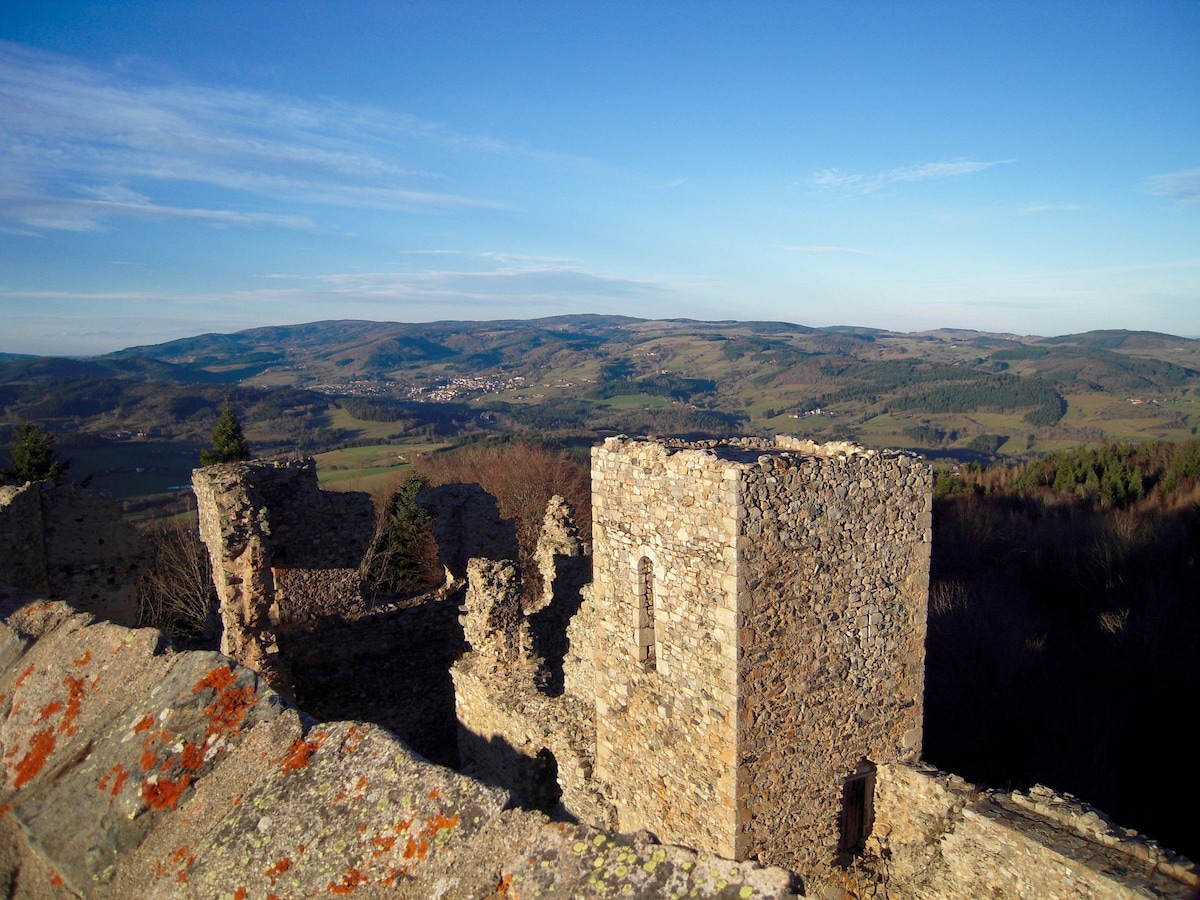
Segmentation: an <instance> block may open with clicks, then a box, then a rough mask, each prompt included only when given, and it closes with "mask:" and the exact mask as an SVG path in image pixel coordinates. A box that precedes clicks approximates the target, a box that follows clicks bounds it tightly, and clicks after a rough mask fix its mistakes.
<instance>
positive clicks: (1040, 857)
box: [860, 765, 1200, 900]
mask: <svg viewBox="0 0 1200 900" xmlns="http://www.w3.org/2000/svg"><path fill="white" fill-rule="evenodd" d="M877 775H878V777H877V779H876V787H875V829H874V834H873V836H872V838H871V841H870V843H869V845H868V849H869V850H871V851H873V852H874V853H876V854H878V855H879V856H880V857H881V858H883V860H884V862H883V865H882V875H883V883H882V884H881V885H879V886H878V888H879V889H877V891H876V893H877V895H881V894H883V893H884V892H886V893H887V895H889V896H901V897H913V898H929V900H935V898H936V900H958V898H962V900H973V898H976V897H984V896H992V897H1045V898H1064V900H1065V898H1074V897H1112V898H1130V900H1132V898H1135V897H1176V898H1193V897H1196V896H1197V894H1198V893H1200V872H1198V871H1197V868H1196V866H1195V865H1194V864H1192V863H1191V862H1190V861H1189V860H1187V859H1184V858H1182V857H1180V856H1177V855H1176V854H1173V853H1171V852H1170V851H1168V850H1165V849H1163V848H1162V847H1160V846H1159V845H1158V844H1156V843H1155V842H1154V841H1152V840H1148V839H1147V838H1145V837H1143V836H1141V835H1138V834H1137V833H1136V832H1130V831H1127V830H1126V829H1123V828H1120V827H1119V826H1116V825H1114V824H1113V823H1112V822H1110V821H1109V820H1108V819H1107V818H1106V817H1105V816H1104V815H1103V814H1102V813H1100V812H1098V811H1097V810H1095V809H1093V808H1092V807H1090V806H1087V805H1086V804H1084V803H1081V802H1079V801H1078V800H1076V799H1075V798H1073V797H1071V796H1070V795H1069V794H1057V793H1055V792H1053V791H1051V790H1049V789H1047V788H1044V787H1040V786H1037V787H1034V788H1033V789H1031V790H1030V791H1029V792H1027V793H1022V792H1014V793H1003V792H988V791H980V790H978V789H977V788H975V787H974V786H973V785H970V784H968V783H966V782H964V781H963V780H962V779H961V778H958V777H957V776H954V775H947V774H945V773H942V772H938V771H936V770H933V769H929V768H922V767H914V766H905V765H886V766H880V768H879V771H878V773H877ZM860 893H862V894H869V893H870V891H869V890H865V891H860Z"/></svg>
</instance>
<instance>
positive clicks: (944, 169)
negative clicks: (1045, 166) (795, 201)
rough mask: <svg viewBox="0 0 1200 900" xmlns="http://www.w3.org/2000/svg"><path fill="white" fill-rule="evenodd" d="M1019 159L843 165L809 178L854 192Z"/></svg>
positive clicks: (813, 183)
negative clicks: (868, 168)
mask: <svg viewBox="0 0 1200 900" xmlns="http://www.w3.org/2000/svg"><path fill="white" fill-rule="evenodd" d="M1013 162H1016V160H1015V159H993V160H986V161H977V160H969V159H962V160H955V161H953V162H931V163H923V164H921V165H917V166H901V167H899V168H895V169H889V170H888V171H886V172H875V173H861V172H843V171H842V170H841V169H821V170H820V171H817V172H814V173H813V174H812V175H811V176H809V178H808V182H807V183H808V184H809V185H810V186H813V187H818V188H825V189H828V190H839V191H844V192H846V193H850V194H875V193H878V192H880V191H882V190H884V189H885V188H887V187H889V186H890V185H894V184H902V183H906V182H917V181H930V180H934V179H941V178H961V177H962V176H964V175H974V174H975V173H976V172H983V171H986V170H987V169H990V168H992V167H993V166H1002V165H1007V164H1009V163H1013Z"/></svg>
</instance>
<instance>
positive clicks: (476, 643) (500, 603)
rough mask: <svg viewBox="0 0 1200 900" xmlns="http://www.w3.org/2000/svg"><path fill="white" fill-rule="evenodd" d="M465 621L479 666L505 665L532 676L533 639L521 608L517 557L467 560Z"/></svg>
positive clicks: (493, 666) (533, 665)
mask: <svg viewBox="0 0 1200 900" xmlns="http://www.w3.org/2000/svg"><path fill="white" fill-rule="evenodd" d="M462 625H463V636H464V637H466V639H467V643H469V644H470V645H471V650H472V651H473V652H474V653H475V655H476V658H477V665H478V666H479V667H483V666H485V665H490V666H491V667H492V668H501V667H504V668H505V669H507V670H511V671H512V672H513V673H514V674H515V673H517V672H520V673H522V674H524V675H525V676H526V677H532V672H533V670H534V669H535V668H536V661H535V660H534V658H533V639H532V638H531V637H530V635H529V620H528V619H526V618H525V614H524V613H523V612H522V610H521V575H520V572H519V571H518V570H517V564H516V562H515V561H513V560H511V559H500V560H491V559H478V558H476V559H472V560H471V561H470V562H469V563H468V564H467V596H466V600H465V601H464V603H463V616H462Z"/></svg>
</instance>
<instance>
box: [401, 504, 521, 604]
mask: <svg viewBox="0 0 1200 900" xmlns="http://www.w3.org/2000/svg"><path fill="white" fill-rule="evenodd" d="M417 502H418V503H419V504H420V505H421V507H422V508H423V509H425V510H427V511H428V512H429V513H430V515H432V516H433V539H434V540H435V541H436V542H437V545H438V562H439V563H440V564H441V566H442V568H443V570H444V571H445V573H446V584H445V590H446V591H453V590H457V589H458V588H460V587H462V586H463V585H465V584H466V580H467V563H468V562H470V560H472V559H517V558H519V550H518V549H517V528H516V524H515V523H514V522H513V520H512V519H502V518H500V506H499V504H497V502H496V498H495V497H493V496H492V495H491V494H489V493H488V492H487V491H485V490H484V489H483V488H481V487H480V486H479V485H477V484H446V485H442V486H441V487H436V488H428V489H427V490H424V491H421V493H420V494H419V495H418V496H417Z"/></svg>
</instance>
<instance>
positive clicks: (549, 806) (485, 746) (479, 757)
mask: <svg viewBox="0 0 1200 900" xmlns="http://www.w3.org/2000/svg"><path fill="white" fill-rule="evenodd" d="M458 745H459V749H460V752H461V753H462V756H463V758H464V759H466V760H471V761H472V762H471V763H468V764H467V765H464V766H463V768H462V770H461V771H462V773H463V774H464V775H469V776H470V777H472V778H474V779H475V780H476V781H481V782H483V783H484V784H487V785H491V786H492V787H499V788H504V789H505V790H507V791H509V793H510V794H511V796H512V802H513V805H514V806H520V807H522V808H524V809H536V810H540V811H541V812H544V813H546V815H548V816H550V817H551V818H552V819H555V820H556V821H561V822H577V821H579V820H578V819H577V818H576V817H575V816H572V815H571V814H570V813H568V812H567V811H566V810H565V809H564V808H563V805H562V788H561V787H559V784H558V760H556V759H555V757H554V753H553V752H552V751H551V750H550V748H549V747H542V748H541V749H540V750H538V752H537V754H536V755H534V756H530V755H527V754H525V753H522V752H521V751H519V750H517V748H516V747H514V746H513V745H512V744H510V743H509V742H508V741H506V740H505V739H504V738H503V737H500V736H499V735H494V736H492V737H490V738H489V737H486V736H484V735H480V734H476V733H474V732H473V731H470V730H468V729H466V728H462V727H460V728H459V730H458Z"/></svg>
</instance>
